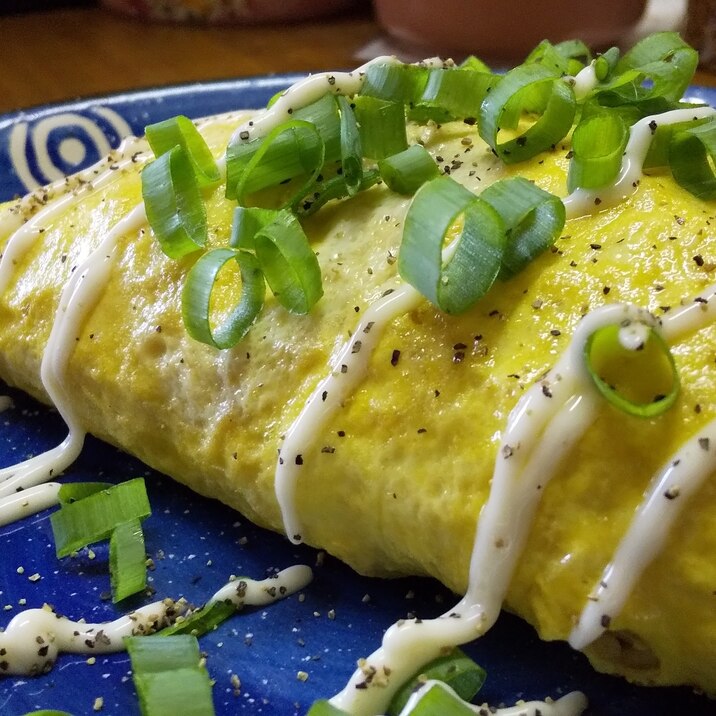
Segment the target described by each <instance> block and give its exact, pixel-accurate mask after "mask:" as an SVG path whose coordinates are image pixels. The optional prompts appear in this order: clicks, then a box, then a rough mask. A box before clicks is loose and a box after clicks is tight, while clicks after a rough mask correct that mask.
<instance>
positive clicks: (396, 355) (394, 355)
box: [390, 348, 400, 368]
mask: <svg viewBox="0 0 716 716" xmlns="http://www.w3.org/2000/svg"><path fill="white" fill-rule="evenodd" d="M399 360H400V351H399V350H398V349H397V348H395V349H394V350H393V353H392V354H391V356H390V365H392V366H393V368H395V366H396V365H398V361H399Z"/></svg>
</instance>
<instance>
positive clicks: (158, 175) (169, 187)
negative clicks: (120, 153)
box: [142, 146, 208, 259]
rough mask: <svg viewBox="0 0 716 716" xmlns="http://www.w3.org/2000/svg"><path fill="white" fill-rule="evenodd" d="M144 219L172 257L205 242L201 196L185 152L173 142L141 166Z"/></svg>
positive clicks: (204, 218)
mask: <svg viewBox="0 0 716 716" xmlns="http://www.w3.org/2000/svg"><path fill="white" fill-rule="evenodd" d="M142 198H143V199H144V207H145V210H146V212H147V220H148V221H149V225H150V226H151V228H152V231H153V232H154V235H155V236H156V238H157V240H158V241H159V245H160V246H161V248H162V251H163V252H164V253H165V254H166V255H167V256H169V258H172V259H178V258H181V257H182V256H186V255H187V254H190V253H192V252H194V251H196V250H197V249H200V248H201V247H203V246H204V244H205V243H206V238H207V232H208V229H207V223H206V209H205V207H204V200H203V199H202V196H201V191H200V189H199V184H198V183H197V180H196V176H195V173H194V166H193V164H192V162H191V159H190V158H189V155H188V153H187V152H186V151H185V150H184V149H182V148H181V147H180V146H175V147H174V148H173V149H170V150H169V151H168V152H166V153H164V154H162V155H161V156H160V157H159V158H158V159H155V160H154V161H153V162H150V163H149V164H147V165H146V166H145V167H144V169H142Z"/></svg>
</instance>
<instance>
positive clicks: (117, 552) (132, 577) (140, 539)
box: [109, 520, 147, 602]
mask: <svg viewBox="0 0 716 716" xmlns="http://www.w3.org/2000/svg"><path fill="white" fill-rule="evenodd" d="M109 576H110V583H111V585H112V601H113V602H121V601H122V600H123V599H126V598H127V597H129V596H131V595H132V594H136V593H137V592H141V591H142V590H143V589H144V588H145V587H146V586H147V553H146V551H145V549H144V533H143V532H142V525H141V523H140V522H139V520H130V521H129V522H123V523H122V524H120V525H117V526H116V527H115V528H114V529H113V530H112V536H111V537H110V538H109Z"/></svg>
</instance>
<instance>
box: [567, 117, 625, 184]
mask: <svg viewBox="0 0 716 716" xmlns="http://www.w3.org/2000/svg"><path fill="white" fill-rule="evenodd" d="M628 139H629V130H628V129H627V126H626V124H625V123H624V120H623V119H622V118H621V116H620V115H619V114H618V113H616V112H600V113H598V114H593V115H592V116H590V117H588V118H587V119H584V120H583V121H581V122H580V123H579V124H578V125H577V126H576V128H575V130H574V133H573V134H572V159H571V161H570V163H569V174H568V177H567V191H569V192H572V191H574V190H575V189H577V188H578V187H581V188H583V189H599V188H600V187H603V186H606V185H607V184H611V183H612V182H613V181H614V180H615V179H616V177H617V176H618V174H619V170H620V168H621V165H622V156H623V154H624V148H625V147H626V144H627V140H628Z"/></svg>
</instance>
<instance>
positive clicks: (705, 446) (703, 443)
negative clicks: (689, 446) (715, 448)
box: [699, 438, 710, 450]
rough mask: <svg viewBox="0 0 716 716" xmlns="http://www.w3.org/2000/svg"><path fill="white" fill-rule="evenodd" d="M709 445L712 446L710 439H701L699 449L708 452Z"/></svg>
mask: <svg viewBox="0 0 716 716" xmlns="http://www.w3.org/2000/svg"><path fill="white" fill-rule="evenodd" d="M709 444H710V440H709V439H708V438H699V447H700V448H701V449H702V450H708V449H709Z"/></svg>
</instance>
